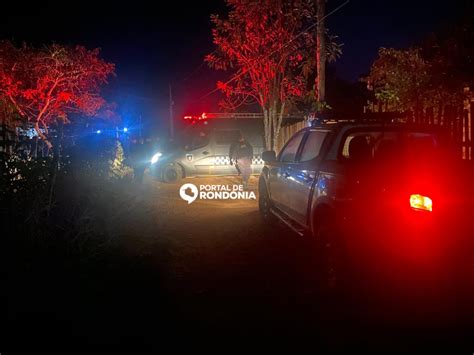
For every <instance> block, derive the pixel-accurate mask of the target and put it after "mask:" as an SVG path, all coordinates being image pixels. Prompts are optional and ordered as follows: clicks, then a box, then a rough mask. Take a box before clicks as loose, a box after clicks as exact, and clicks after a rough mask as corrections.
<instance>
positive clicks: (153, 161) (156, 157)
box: [151, 152, 163, 164]
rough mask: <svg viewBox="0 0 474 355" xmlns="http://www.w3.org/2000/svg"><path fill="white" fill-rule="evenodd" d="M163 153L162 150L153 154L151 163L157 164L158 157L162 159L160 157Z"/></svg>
mask: <svg viewBox="0 0 474 355" xmlns="http://www.w3.org/2000/svg"><path fill="white" fill-rule="evenodd" d="M162 155H163V154H161V153H160V152H158V153H156V154H155V155H153V157H152V158H151V163H152V164H156V162H157V161H158V159H160V157H161V156H162Z"/></svg>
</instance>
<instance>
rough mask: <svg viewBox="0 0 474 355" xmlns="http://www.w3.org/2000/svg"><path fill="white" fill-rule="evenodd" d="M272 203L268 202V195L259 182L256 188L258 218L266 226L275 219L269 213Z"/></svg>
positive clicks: (262, 183)
mask: <svg viewBox="0 0 474 355" xmlns="http://www.w3.org/2000/svg"><path fill="white" fill-rule="evenodd" d="M271 208H272V202H271V200H270V195H269V194H268V190H267V187H266V186H265V183H264V182H263V181H260V184H259V188H258V210H259V212H260V216H261V218H262V220H263V222H265V224H268V223H269V222H275V220H276V217H275V215H274V214H273V213H272V211H271Z"/></svg>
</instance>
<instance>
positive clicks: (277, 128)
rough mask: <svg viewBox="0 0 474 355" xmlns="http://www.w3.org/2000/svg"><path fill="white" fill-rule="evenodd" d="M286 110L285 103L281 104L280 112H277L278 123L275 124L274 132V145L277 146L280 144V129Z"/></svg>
mask: <svg viewBox="0 0 474 355" xmlns="http://www.w3.org/2000/svg"><path fill="white" fill-rule="evenodd" d="M284 111H285V103H282V104H281V108H280V112H279V113H278V114H277V113H276V112H275V116H276V125H275V126H274V133H273V147H274V148H275V147H277V145H278V137H279V136H280V129H281V124H282V122H283V114H284Z"/></svg>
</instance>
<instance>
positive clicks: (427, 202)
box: [410, 194, 433, 212]
mask: <svg viewBox="0 0 474 355" xmlns="http://www.w3.org/2000/svg"><path fill="white" fill-rule="evenodd" d="M410 206H411V208H413V209H414V210H419V211H428V212H433V201H432V200H431V198H429V197H428V196H423V195H419V194H413V195H410Z"/></svg>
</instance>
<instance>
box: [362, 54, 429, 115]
mask: <svg viewBox="0 0 474 355" xmlns="http://www.w3.org/2000/svg"><path fill="white" fill-rule="evenodd" d="M367 83H368V86H369V89H371V90H373V91H374V93H375V97H376V99H377V100H379V101H380V102H382V103H384V104H385V105H386V106H387V107H390V109H391V110H401V111H403V110H408V109H411V108H414V107H418V106H419V105H420V104H421V103H422V98H423V95H424V93H425V92H426V91H427V90H428V85H429V64H428V63H427V62H426V61H425V60H424V59H423V58H422V57H421V54H420V50H419V49H418V48H411V49H408V50H396V49H393V48H380V49H379V54H378V57H377V59H376V60H375V62H374V63H373V64H372V67H371V69H370V74H369V76H368V77H367Z"/></svg>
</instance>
